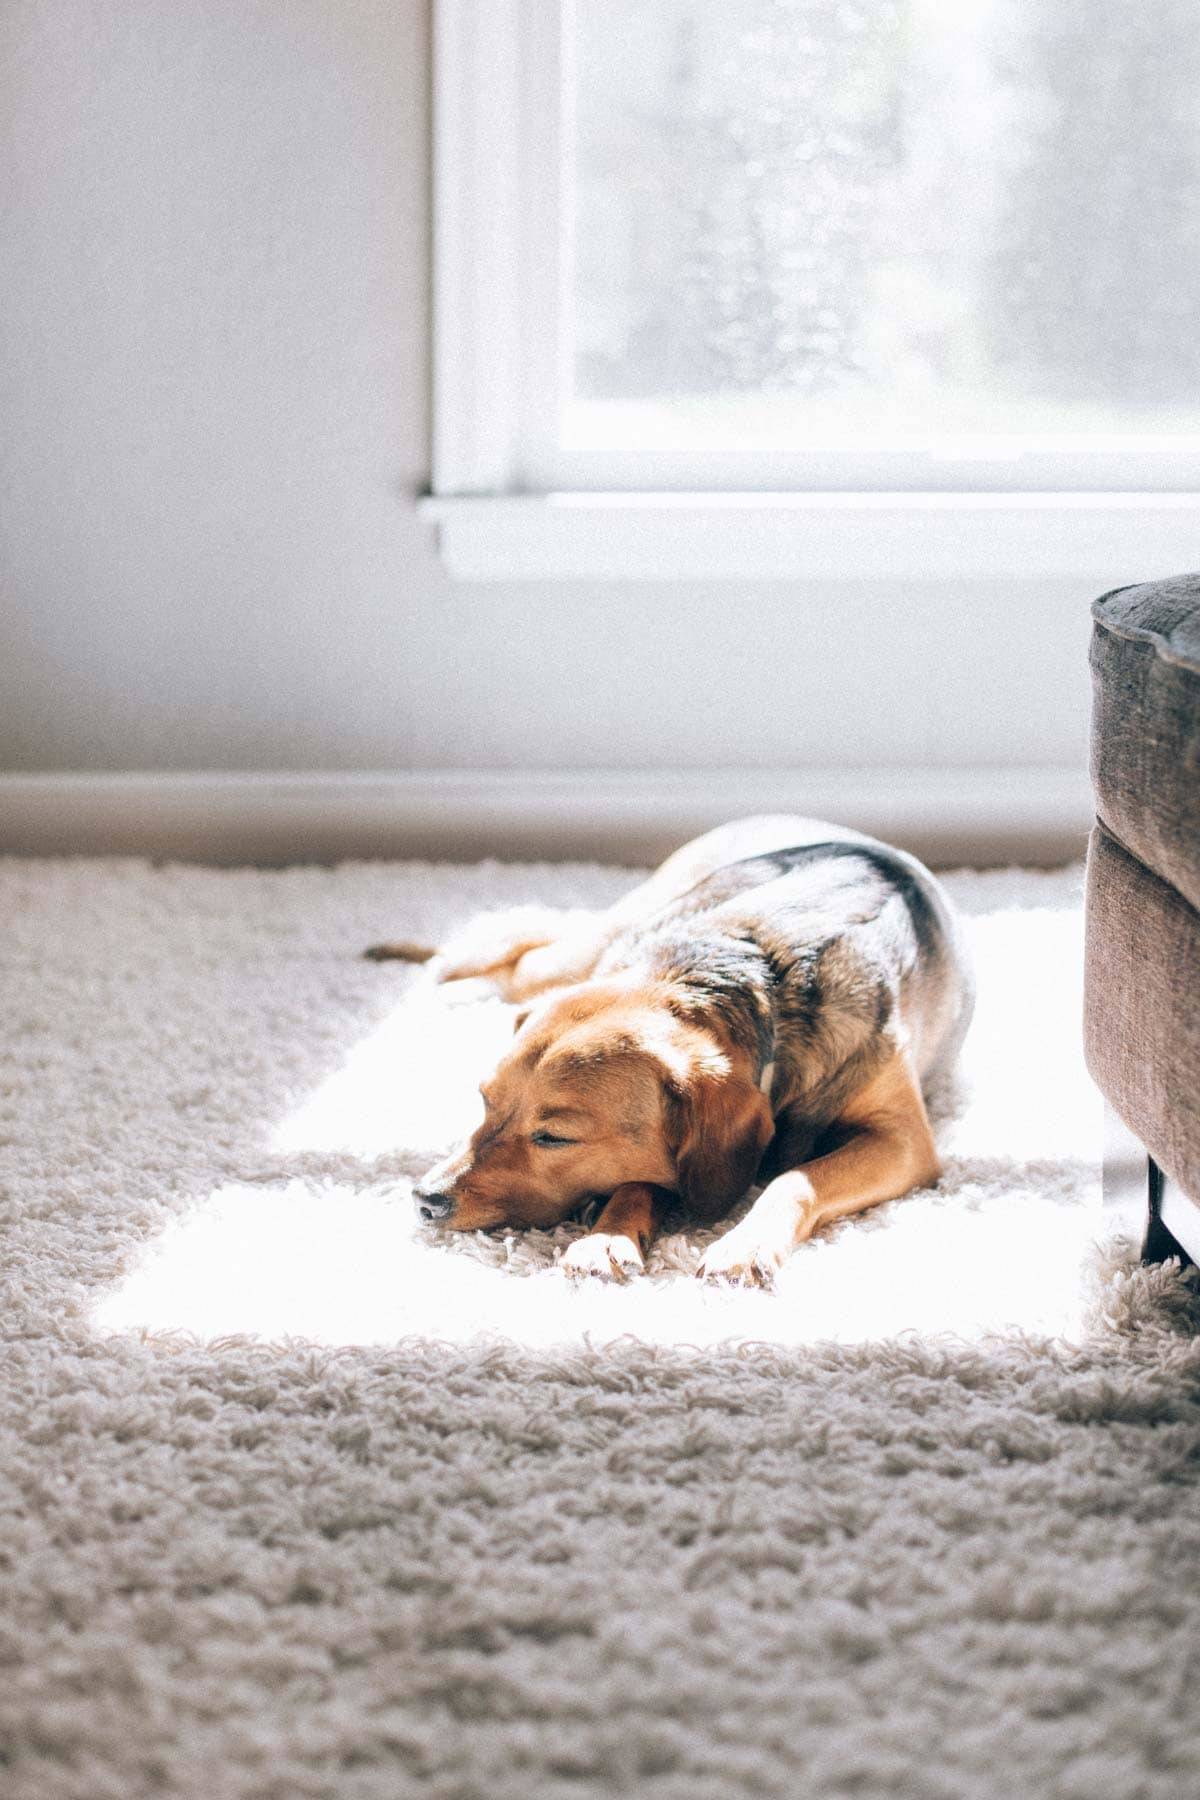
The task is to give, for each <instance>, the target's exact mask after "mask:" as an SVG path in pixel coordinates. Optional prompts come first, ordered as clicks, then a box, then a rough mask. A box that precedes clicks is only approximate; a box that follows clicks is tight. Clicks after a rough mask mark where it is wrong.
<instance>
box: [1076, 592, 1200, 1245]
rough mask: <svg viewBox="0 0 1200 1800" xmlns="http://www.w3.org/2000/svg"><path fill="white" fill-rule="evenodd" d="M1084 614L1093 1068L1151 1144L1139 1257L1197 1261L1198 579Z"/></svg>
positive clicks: (1087, 986)
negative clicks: (1089, 689)
mask: <svg viewBox="0 0 1200 1800" xmlns="http://www.w3.org/2000/svg"><path fill="white" fill-rule="evenodd" d="M1092 617H1093V620H1094V621H1095V622H1094V625H1093V628H1092V651H1091V663H1092V681H1093V710H1092V782H1093V786H1094V788H1095V796H1096V824H1095V828H1094V829H1093V831H1092V836H1091V842H1090V846H1089V852H1088V877H1087V951H1086V965H1085V982H1084V1044H1085V1050H1086V1054H1087V1062H1088V1067H1089V1069H1090V1070H1091V1073H1092V1077H1093V1079H1094V1080H1095V1081H1096V1083H1097V1085H1098V1086H1099V1087H1100V1089H1101V1090H1102V1092H1103V1093H1104V1095H1105V1096H1106V1098H1107V1100H1108V1101H1109V1102H1110V1104H1111V1105H1112V1106H1113V1107H1114V1108H1115V1110H1116V1111H1117V1113H1118V1114H1119V1115H1120V1117H1121V1119H1122V1120H1123V1121H1124V1123H1125V1125H1126V1126H1128V1128H1129V1129H1130V1130H1131V1131H1132V1132H1133V1133H1134V1135H1135V1136H1136V1137H1137V1138H1138V1139H1139V1140H1140V1141H1141V1143H1142V1144H1143V1145H1144V1146H1145V1148H1146V1151H1147V1153H1148V1159H1149V1160H1148V1173H1149V1182H1148V1188H1149V1206H1148V1215H1147V1227H1146V1237H1145V1242H1144V1246H1143V1252H1142V1254H1143V1257H1144V1258H1145V1260H1147V1261H1159V1260H1161V1259H1162V1258H1164V1257H1166V1256H1172V1255H1183V1256H1184V1257H1185V1259H1190V1260H1192V1261H1194V1262H1200V575H1181V576H1178V577H1175V578H1173V579H1171V580H1169V581H1156V582H1148V583H1146V584H1145V585H1144V586H1139V587H1127V588H1118V589H1116V590H1115V591H1114V592H1113V593H1110V594H1104V595H1102V596H1101V598H1100V599H1099V600H1097V601H1096V602H1095V604H1094V605H1093V607H1092Z"/></svg>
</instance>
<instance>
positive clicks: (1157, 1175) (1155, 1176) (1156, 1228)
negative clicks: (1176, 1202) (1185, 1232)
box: [1142, 1156, 1191, 1265]
mask: <svg viewBox="0 0 1200 1800" xmlns="http://www.w3.org/2000/svg"><path fill="white" fill-rule="evenodd" d="M1146 1175H1147V1182H1146V1197H1147V1200H1148V1201H1149V1207H1148V1210H1147V1215H1146V1235H1145V1237H1144V1238H1143V1239H1142V1261H1143V1262H1144V1263H1159V1262H1166V1260H1167V1258H1168V1257H1170V1256H1177V1257H1178V1258H1179V1260H1180V1262H1182V1263H1183V1264H1184V1265H1186V1264H1187V1263H1188V1262H1189V1261H1190V1260H1191V1259H1190V1257H1189V1256H1188V1253H1187V1251H1186V1250H1185V1249H1184V1248H1183V1245H1182V1244H1181V1243H1180V1242H1179V1241H1178V1239H1177V1238H1175V1237H1173V1236H1172V1235H1171V1233H1170V1232H1169V1231H1168V1230H1167V1227H1166V1226H1165V1225H1164V1224H1163V1222H1162V1216H1161V1213H1160V1211H1159V1208H1160V1206H1161V1203H1162V1185H1163V1174H1162V1170H1161V1169H1160V1168H1159V1166H1158V1164H1157V1163H1156V1162H1155V1160H1154V1158H1153V1157H1152V1156H1148V1157H1147V1158H1146Z"/></svg>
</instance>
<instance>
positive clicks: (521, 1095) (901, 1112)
mask: <svg viewBox="0 0 1200 1800" xmlns="http://www.w3.org/2000/svg"><path fill="white" fill-rule="evenodd" d="M368 954H369V955H373V956H376V957H383V956H387V955H400V956H404V957H406V958H412V957H413V956H414V955H419V954H420V953H419V952H416V951H414V949H413V947H412V946H408V945H398V946H387V945H383V946H380V947H378V948H377V949H375V950H373V951H370V952H368ZM478 975H486V976H488V977H490V978H491V979H492V980H493V981H494V982H495V984H496V985H497V987H498V988H499V989H500V991H501V992H502V993H503V994H504V995H505V996H506V997H507V998H509V999H512V1000H522V1001H526V1000H529V999H530V998H531V997H532V996H534V995H541V996H542V997H541V998H540V999H537V1000H536V1001H534V1002H533V1004H527V1005H525V1006H523V1008H522V1010H520V1011H519V1012H518V1014H517V1017H516V1021H515V1037H514V1041H513V1045H512V1048H511V1050H510V1051H509V1052H508V1054H507V1055H506V1056H505V1057H503V1058H502V1060H501V1062H500V1064H499V1066H498V1068H497V1069H496V1070H495V1072H494V1074H493V1075H492V1076H491V1078H490V1079H489V1080H488V1081H487V1082H485V1083H484V1085H483V1088H482V1090H481V1091H482V1094H483V1100H484V1106H485V1117H484V1120H483V1123H482V1125H480V1127H479V1129H478V1130H477V1131H476V1132H475V1134H474V1135H473V1137H472V1138H471V1139H470V1141H469V1143H467V1144H466V1145H464V1146H463V1147H462V1148H461V1149H460V1150H458V1151H456V1152H455V1153H454V1154H453V1155H452V1156H450V1157H448V1158H447V1159H446V1160H445V1161H444V1162H443V1163H441V1164H439V1165H438V1167H436V1168H435V1169H432V1170H430V1171H429V1173H428V1174H427V1175H426V1176H425V1177H424V1179H423V1180H422V1181H421V1182H420V1184H419V1185H418V1187H417V1188H416V1190H415V1195H416V1199H417V1204H418V1207H419V1209H420V1212H421V1215H422V1217H423V1218H424V1219H425V1220H426V1221H427V1222H430V1223H437V1224H440V1225H443V1226H448V1227H453V1228H456V1229H458V1230H466V1231H469V1230H474V1229H478V1228H481V1227H482V1228H487V1227H491V1226H496V1225H526V1226H530V1225H539V1226H551V1225H554V1224H557V1223H558V1222H559V1221H560V1220H562V1219H564V1218H566V1217H568V1216H569V1215H570V1214H571V1213H573V1212H574V1211H576V1210H577V1209H578V1208H579V1207H580V1206H581V1205H582V1204H583V1203H584V1202H586V1201H590V1200H594V1199H595V1198H596V1197H598V1196H599V1197H602V1198H603V1200H604V1205H603V1208H602V1210H601V1212H600V1214H599V1216H598V1218H597V1219H596V1221H595V1224H594V1226H593V1228H592V1230H591V1231H590V1232H589V1233H588V1234H587V1235H586V1236H584V1237H581V1238H579V1239H577V1240H576V1241H575V1242H574V1243H573V1244H572V1245H571V1246H570V1248H569V1249H568V1251H567V1252H566V1254H565V1256H564V1258H563V1262H564V1266H565V1267H566V1268H567V1269H568V1270H570V1271H572V1272H574V1273H579V1274H585V1273H589V1274H600V1275H616V1276H618V1277H624V1276H627V1275H629V1274H631V1273H634V1272H636V1271H637V1270H639V1269H640V1268H641V1267H642V1266H643V1262H644V1257H645V1252H646V1249H647V1246H648V1244H649V1242H650V1239H651V1237H652V1236H653V1233H654V1230H655V1227H656V1225H657V1223H658V1222H659V1221H660V1220H661V1218H662V1215H663V1212H664V1209H665V1207H666V1206H667V1205H668V1204H670V1203H671V1202H673V1201H675V1200H676V1199H681V1200H682V1202H683V1203H684V1205H685V1206H686V1208H687V1210H688V1211H689V1212H691V1213H692V1214H693V1215H694V1216H696V1217H697V1218H699V1219H701V1220H704V1221H713V1220H716V1219H719V1218H722V1217H724V1216H725V1214H726V1213H727V1212H728V1211H729V1210H730V1208H731V1207H732V1206H734V1204H735V1203H736V1202H737V1201H738V1200H740V1199H741V1197H742V1196H743V1195H744V1194H745V1193H746V1192H747V1190H748V1189H749V1188H750V1187H751V1186H752V1185H753V1184H754V1183H755V1182H765V1184H766V1185H765V1186H764V1187H763V1190H762V1192H761V1194H760V1195H759V1196H758V1198H757V1199H756V1200H755V1201H754V1204H753V1205H752V1206H751V1208H750V1210H749V1212H748V1213H747V1214H746V1216H745V1217H744V1218H743V1219H742V1220H741V1221H740V1222H739V1223H738V1224H737V1225H736V1226H735V1227H734V1228H733V1229H732V1230H731V1231H729V1232H727V1233H726V1234H725V1236H724V1237H722V1238H720V1239H718V1240H717V1242H716V1243H714V1244H712V1245H711V1246H710V1247H709V1249H708V1251H707V1252H706V1254H705V1256H704V1259H703V1262H702V1263H701V1265H700V1269H699V1271H698V1273H699V1274H701V1275H703V1276H708V1277H714V1278H722V1279H726V1280H731V1281H737V1282H744V1283H764V1282H767V1281H769V1280H770V1279H771V1277H772V1275H773V1274H774V1272H775V1270H776V1269H778V1268H779V1266H780V1265H781V1263H782V1262H783V1260H784V1259H785V1257H787V1256H788V1255H789V1253H790V1252H791V1251H792V1250H793V1249H794V1248H795V1247H796V1245H797V1244H799V1243H801V1242H803V1241H804V1239H806V1238H807V1237H809V1236H810V1235H811V1234H812V1232H813V1231H815V1230H817V1229H818V1227H820V1226H821V1225H825V1224H828V1223H829V1222H830V1221H831V1220H833V1219H838V1218H841V1217H843V1216H845V1215H846V1214H848V1213H853V1212H859V1211H861V1210H863V1209H864V1208H866V1207H869V1206H873V1205H875V1204H877V1203H878V1202H879V1201H882V1200H888V1199H892V1198H895V1197H896V1196H898V1195H900V1194H903V1193H906V1192H907V1191H908V1190H909V1189H910V1188H913V1187H917V1186H921V1185H924V1184H927V1183H931V1182H933V1181H936V1180H937V1177H938V1173H939V1170H938V1160H937V1153H936V1151H935V1149H934V1144H933V1139H932V1136H931V1133H930V1129H929V1121H928V1118H927V1116H926V1112H925V1104H924V1100H923V1098H922V1087H923V1084H924V1083H925V1082H926V1081H927V1080H928V1078H929V1077H930V1076H931V1075H933V1074H934V1073H935V1072H937V1071H938V1070H940V1069H942V1068H944V1067H945V1066H946V1065H947V1064H948V1063H949V1062H950V1060H951V1059H952V1058H953V1057H954V1056H955V1055H956V1054H957V1051H958V1048H959V1046H960V1044H961V1042H962V1038H963V1035H964V1033H965V1031H966V1028H967V1025H968V1023H969V1021H970V1015H971V1007H972V989H971V981H970V977H969V973H968V971H967V967H966V964H965V961H964V958H963V953H962V948H961V944H960V941H959V934H958V931H957V929H956V926H955V922H954V918H953V915H952V913H951V910H950V907H949V903H948V901H947V900H946V897H945V895H944V893H943V892H942V890H941V888H940V887H939V885H938V883H937V882H936V881H935V880H934V878H933V876H932V875H931V874H930V873H929V871H928V870H927V869H925V868H924V867H922V865H921V864H920V863H919V862H917V861H916V860H915V858H913V857H911V856H907V855H905V854H904V853H903V852H901V851H897V850H892V849H890V848H888V846H886V845H884V844H881V843H878V842H877V841H876V840H874V839H872V838H867V837H863V836H861V835H859V834H858V833H855V832H850V831H845V830H842V829H840V828H838V827H835V826H828V825H821V824H818V823H816V822H815V821H813V820H809V819H795V818H762V819H747V820H741V821H738V822H736V823H735V824H732V825H727V826H722V827H721V828H719V829H718V830H717V831H714V832H710V833H708V835H707V836H705V837H702V838H699V839H697V840H696V841H695V842H694V843H691V844H688V845H685V846H684V848H683V849H682V850H680V851H677V852H676V854H675V855H674V856H672V857H670V858H669V859H668V860H667V862H665V863H664V864H663V865H662V867H661V868H660V869H659V870H658V871H657V872H656V873H655V874H654V875H653V876H651V877H650V879H649V880H648V881H646V882H644V883H643V884H642V885H641V886H640V887H638V888H636V889H634V891H633V892H632V893H631V894H628V895H626V896H625V897H624V899H622V900H621V901H619V902H618V903H617V905H616V906H614V907H612V908H610V909H609V910H608V911H607V912H604V913H597V914H563V915H541V916H533V915H530V914H526V915H523V916H521V917H518V918H516V919H515V920H511V921H510V922H509V924H508V925H507V926H505V927H502V928H500V929H499V930H497V928H496V927H495V926H493V927H491V931H490V935H485V938H484V939H483V940H482V941H478V942H466V941H463V942H460V943H459V944H458V945H457V946H455V945H451V946H449V947H448V949H447V950H446V951H445V952H443V953H442V958H441V963H440V967H439V969H438V976H439V979H441V980H444V981H449V980H454V979H457V978H459V977H463V976H478Z"/></svg>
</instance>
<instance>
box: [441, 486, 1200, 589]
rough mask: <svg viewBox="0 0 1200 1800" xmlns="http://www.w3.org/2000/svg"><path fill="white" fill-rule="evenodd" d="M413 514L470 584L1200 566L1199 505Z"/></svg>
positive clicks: (1095, 499)
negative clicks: (430, 528)
mask: <svg viewBox="0 0 1200 1800" xmlns="http://www.w3.org/2000/svg"><path fill="white" fill-rule="evenodd" d="M418 504H419V508H420V511H421V514H422V516H423V517H425V518H427V519H429V520H431V521H432V522H433V523H434V525H435V526H436V529H437V538H438V549H439V552H440V554H441V558H442V561H443V562H444V563H445V565H446V567H447V569H448V570H449V572H450V574H451V575H452V576H454V577H455V578H456V579H458V580H461V581H558V580H571V579H576V580H590V581H719V580H754V581H834V580H839V579H858V580H904V579H908V580H912V579H918V580H926V581H937V580H969V579H973V578H974V579H980V578H991V579H1041V578H1056V577H1057V578H1075V579H1079V580H1086V581H1088V582H1092V583H1098V584H1104V585H1108V586H1116V585H1118V584H1119V583H1120V582H1122V581H1148V580H1152V579H1155V578H1157V577H1159V576H1164V575H1173V574H1178V573H1179V572H1180V571H1181V570H1184V569H1190V568H1194V567H1196V566H1197V565H1200V493H1158V494H1139V493H1121V494H1113V493H1108V494H1095V493H1061V494H1053V493H979V494H973V493H954V494H951V493H890V494H887V493H852V494H842V493H821V494H818V493H786V494H760V493H755V494H740V493H739V494H683V493H680V494H674V493H659V494H632V493H628V494H627V493H552V494H536V495H533V494H521V495H497V496H492V495H463V496H442V495H430V496H426V497H425V498H423V499H422V500H420V501H419V503H418Z"/></svg>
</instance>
